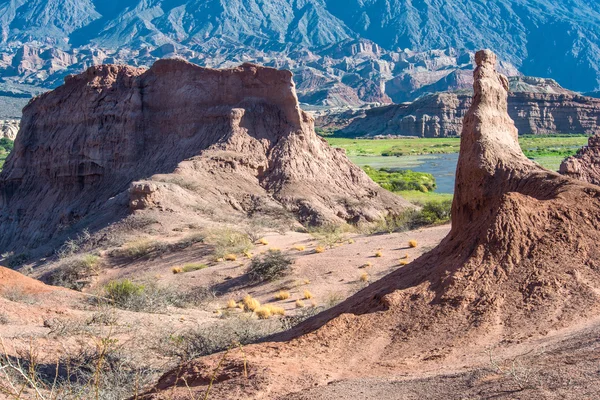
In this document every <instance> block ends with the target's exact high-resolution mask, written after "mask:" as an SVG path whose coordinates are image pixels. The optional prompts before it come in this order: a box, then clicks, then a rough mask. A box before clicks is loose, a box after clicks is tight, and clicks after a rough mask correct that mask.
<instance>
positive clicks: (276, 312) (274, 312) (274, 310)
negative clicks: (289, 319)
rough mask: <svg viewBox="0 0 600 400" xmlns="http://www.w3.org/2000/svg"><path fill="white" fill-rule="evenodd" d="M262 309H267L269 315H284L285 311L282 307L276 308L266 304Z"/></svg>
mask: <svg viewBox="0 0 600 400" xmlns="http://www.w3.org/2000/svg"><path fill="white" fill-rule="evenodd" d="M264 308H266V309H268V310H269V311H270V312H271V315H281V316H284V315H285V309H284V308H283V307H278V306H275V305H273V304H267V305H265V306H264Z"/></svg>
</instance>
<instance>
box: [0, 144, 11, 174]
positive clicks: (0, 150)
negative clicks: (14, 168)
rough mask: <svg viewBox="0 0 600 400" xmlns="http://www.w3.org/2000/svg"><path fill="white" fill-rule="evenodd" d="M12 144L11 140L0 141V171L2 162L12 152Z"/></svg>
mask: <svg viewBox="0 0 600 400" xmlns="http://www.w3.org/2000/svg"><path fill="white" fill-rule="evenodd" d="M13 146H14V143H13V141H12V140H9V139H6V138H2V139H0V171H2V167H3V166H4V160H6V157H8V154H9V153H10V152H11V151H12V149H13Z"/></svg>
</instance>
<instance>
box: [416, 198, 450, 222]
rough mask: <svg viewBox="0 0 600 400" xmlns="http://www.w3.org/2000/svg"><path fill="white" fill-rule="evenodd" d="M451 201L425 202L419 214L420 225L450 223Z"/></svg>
mask: <svg viewBox="0 0 600 400" xmlns="http://www.w3.org/2000/svg"><path fill="white" fill-rule="evenodd" d="M451 212H452V200H442V201H430V202H427V203H426V204H425V205H424V206H423V208H422V209H421V212H420V219H421V221H420V222H421V225H434V224H443V223H446V222H448V221H450V214H451Z"/></svg>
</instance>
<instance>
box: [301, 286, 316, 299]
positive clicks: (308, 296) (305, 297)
mask: <svg viewBox="0 0 600 400" xmlns="http://www.w3.org/2000/svg"><path fill="white" fill-rule="evenodd" d="M303 295H304V300H310V299H312V298H313V297H314V296H313V294H312V293H311V292H310V291H309V290H308V289H306V290H305V291H304V294H303Z"/></svg>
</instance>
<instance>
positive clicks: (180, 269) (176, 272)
mask: <svg viewBox="0 0 600 400" xmlns="http://www.w3.org/2000/svg"><path fill="white" fill-rule="evenodd" d="M171 272H173V274H175V275H177V274H181V273H183V268H180V267H174V268H171Z"/></svg>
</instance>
